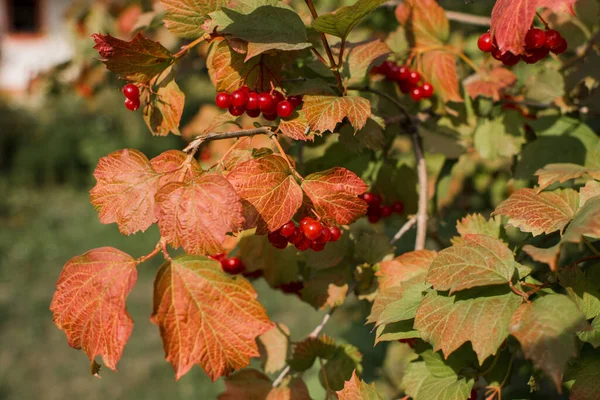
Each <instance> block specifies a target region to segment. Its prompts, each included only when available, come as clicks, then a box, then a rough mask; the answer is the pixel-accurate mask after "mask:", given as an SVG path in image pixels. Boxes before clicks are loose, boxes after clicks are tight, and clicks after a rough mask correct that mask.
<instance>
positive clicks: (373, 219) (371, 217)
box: [367, 213, 381, 224]
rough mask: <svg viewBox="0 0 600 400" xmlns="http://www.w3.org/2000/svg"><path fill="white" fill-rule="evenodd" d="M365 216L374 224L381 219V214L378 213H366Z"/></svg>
mask: <svg viewBox="0 0 600 400" xmlns="http://www.w3.org/2000/svg"><path fill="white" fill-rule="evenodd" d="M367 218H368V219H369V222H370V223H372V224H376V223H378V222H379V220H380V219H381V214H379V213H371V214H367Z"/></svg>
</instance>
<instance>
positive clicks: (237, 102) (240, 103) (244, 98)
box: [231, 89, 248, 107]
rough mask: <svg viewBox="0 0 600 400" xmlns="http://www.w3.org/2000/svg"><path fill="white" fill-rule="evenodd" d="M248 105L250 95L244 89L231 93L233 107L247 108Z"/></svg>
mask: <svg viewBox="0 0 600 400" xmlns="http://www.w3.org/2000/svg"><path fill="white" fill-rule="evenodd" d="M247 103H248V95H247V94H246V92H244V91H243V90H242V89H238V90H234V91H233V92H232V93H231V105H233V106H236V107H245V106H246V104H247Z"/></svg>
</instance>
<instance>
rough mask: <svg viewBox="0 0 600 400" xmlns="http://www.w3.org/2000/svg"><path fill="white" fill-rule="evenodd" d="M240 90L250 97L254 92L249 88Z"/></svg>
mask: <svg viewBox="0 0 600 400" xmlns="http://www.w3.org/2000/svg"><path fill="white" fill-rule="evenodd" d="M240 90H241V91H242V92H244V93H246V96H250V93H252V90H251V89H250V88H249V87H248V86H242V87H241V88H240Z"/></svg>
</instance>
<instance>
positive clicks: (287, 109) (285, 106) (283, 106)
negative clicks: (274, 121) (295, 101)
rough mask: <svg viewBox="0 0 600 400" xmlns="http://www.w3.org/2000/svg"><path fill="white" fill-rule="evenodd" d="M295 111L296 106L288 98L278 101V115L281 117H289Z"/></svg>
mask: <svg viewBox="0 0 600 400" xmlns="http://www.w3.org/2000/svg"><path fill="white" fill-rule="evenodd" d="M293 112H294V106H293V105H292V103H290V102H289V101H287V100H283V101H280V102H279V103H277V115H279V116H280V117H281V118H288V117H289V116H291V115H292V113H293Z"/></svg>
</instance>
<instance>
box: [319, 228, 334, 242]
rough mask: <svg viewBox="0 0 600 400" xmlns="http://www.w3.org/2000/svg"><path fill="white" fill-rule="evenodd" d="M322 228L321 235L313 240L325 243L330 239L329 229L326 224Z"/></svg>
mask: <svg viewBox="0 0 600 400" xmlns="http://www.w3.org/2000/svg"><path fill="white" fill-rule="evenodd" d="M322 228H323V229H321V235H320V236H319V237H318V238H317V239H316V240H315V242H319V243H327V242H329V241H330V240H331V231H330V230H329V227H327V226H323V227H322Z"/></svg>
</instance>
